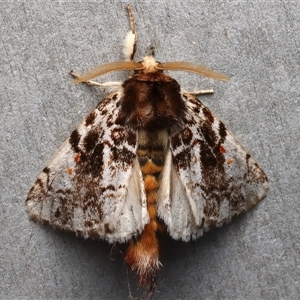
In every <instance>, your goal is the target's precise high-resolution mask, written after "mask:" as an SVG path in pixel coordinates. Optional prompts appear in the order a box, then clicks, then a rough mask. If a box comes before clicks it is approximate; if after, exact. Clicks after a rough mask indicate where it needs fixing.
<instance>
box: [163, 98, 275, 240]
mask: <svg viewBox="0 0 300 300" xmlns="http://www.w3.org/2000/svg"><path fill="white" fill-rule="evenodd" d="M182 97H183V98H184V100H185V102H186V103H187V114H186V120H185V125H184V126H183V127H182V128H181V129H180V130H179V131H175V132H173V133H171V135H170V137H169V143H170V150H169V152H168V153H167V156H166V162H165V167H164V171H163V177H162V180H161V188H160V191H159V195H158V215H159V216H160V218H161V219H162V220H163V221H164V222H165V224H166V225H167V227H168V231H169V233H170V235H171V236H172V237H173V238H174V239H181V240H184V241H188V240H190V239H196V238H197V237H199V236H201V235H202V234H203V231H207V230H209V229H210V228H213V227H218V226H221V225H222V224H224V223H226V222H229V221H230V220H231V218H232V217H233V216H235V215H238V214H240V213H242V212H244V211H246V210H248V209H250V208H251V207H252V206H254V205H255V204H256V203H257V202H258V201H260V200H261V199H262V198H263V197H264V196H265V195H266V193H267V191H268V186H269V185H268V179H267V176H266V175H265V173H264V172H263V171H262V170H261V168H260V167H259V166H258V164H257V163H256V162H255V161H254V159H253V158H252V157H251V156H250V154H249V153H248V152H247V151H246V150H245V149H244V148H243V146H242V145H241V144H240V142H239V141H238V140H237V139H236V138H235V137H234V135H233V134H232V133H231V132H230V131H228V130H227V129H226V127H225V126H224V124H223V123H222V122H221V121H220V120H218V119H217V118H216V117H214V116H213V115H212V113H211V112H210V111H209V109H208V108H207V107H205V106H204V105H203V104H202V103H201V102H200V101H199V100H198V99H197V98H195V97H194V96H192V95H190V94H188V93H182Z"/></svg>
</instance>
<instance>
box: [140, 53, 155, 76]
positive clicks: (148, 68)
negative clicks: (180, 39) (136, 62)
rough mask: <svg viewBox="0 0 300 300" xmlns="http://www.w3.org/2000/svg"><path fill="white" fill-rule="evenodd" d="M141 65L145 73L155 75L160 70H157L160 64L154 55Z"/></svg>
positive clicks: (144, 60) (145, 58) (147, 57)
mask: <svg viewBox="0 0 300 300" xmlns="http://www.w3.org/2000/svg"><path fill="white" fill-rule="evenodd" d="M141 64H142V66H143V67H144V68H143V70H142V72H143V73H155V72H157V71H158V69H157V68H156V67H157V65H158V62H157V61H156V60H155V58H154V57H153V56H152V55H151V56H145V57H144V59H143V61H142V63H141Z"/></svg>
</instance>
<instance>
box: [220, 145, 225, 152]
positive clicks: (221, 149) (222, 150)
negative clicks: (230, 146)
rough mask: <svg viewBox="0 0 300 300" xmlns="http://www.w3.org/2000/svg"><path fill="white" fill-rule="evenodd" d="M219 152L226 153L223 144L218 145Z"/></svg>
mask: <svg viewBox="0 0 300 300" xmlns="http://www.w3.org/2000/svg"><path fill="white" fill-rule="evenodd" d="M220 152H221V153H226V149H225V147H224V146H223V145H220Z"/></svg>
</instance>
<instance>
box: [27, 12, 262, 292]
mask: <svg viewBox="0 0 300 300" xmlns="http://www.w3.org/2000/svg"><path fill="white" fill-rule="evenodd" d="M128 13H129V18H130V24H131V30H130V31H129V33H128V34H127V37H126V42H125V50H124V53H125V56H126V61H121V62H113V63H108V64H105V65H102V66H99V67H97V68H95V69H93V70H91V71H89V72H87V73H86V74H83V75H78V74H77V73H75V72H72V75H73V76H74V77H75V78H76V79H75V80H74V82H75V83H79V82H83V83H87V84H89V85H95V86H100V87H109V88H113V89H114V91H113V92H112V93H111V94H109V95H108V96H107V97H106V98H105V99H103V100H102V101H101V102H100V103H99V104H98V105H97V107H96V108H95V110H93V111H92V112H91V113H90V114H89V115H88V116H87V117H86V118H85V119H84V120H83V122H82V123H81V124H80V125H79V126H78V128H77V129H75V130H74V131H73V132H72V133H71V136H70V137H69V138H68V139H67V140H66V141H65V143H64V144H63V145H62V146H61V148H60V149H59V150H58V152H57V153H56V154H55V155H54V157H53V158H52V160H51V161H50V162H49V163H48V165H47V166H46V167H45V168H44V169H43V171H42V173H41V174H40V176H39V177H38V179H37V180H36V182H35V183H34V185H33V187H32V188H31V189H30V191H29V194H28V197H27V200H26V205H27V210H28V213H29V215H30V218H31V219H33V220H35V221H38V222H41V223H45V224H49V225H51V226H52V227H54V228H56V229H62V230H68V231H72V232H75V233H76V234H77V235H78V236H82V237H84V238H92V239H105V240H107V241H108V242H109V243H115V242H119V243H123V242H128V243H129V247H128V250H127V253H126V256H125V262H126V263H127V264H128V265H129V266H130V267H131V269H132V270H133V271H135V272H136V273H137V275H138V278H139V284H140V285H141V286H151V285H152V286H153V285H154V283H155V281H156V274H157V271H158V270H159V268H160V265H161V263H160V261H159V240H158V237H157V235H158V233H159V232H167V233H168V234H169V235H170V236H171V237H172V238H173V239H176V240H182V241H185V242H187V241H190V240H195V239H197V238H199V237H200V236H202V234H203V232H205V231H208V230H209V229H211V228H214V227H219V226H221V225H222V224H224V223H227V222H229V221H230V220H231V218H232V217H233V216H236V215H239V214H240V213H242V212H245V211H247V210H248V209H250V208H251V207H253V206H254V205H255V204H257V203H258V202H259V201H260V200H261V199H262V198H263V197H265V196H266V193H267V191H268V179H267V176H266V174H265V173H264V172H263V170H262V169H261V168H260V167H259V166H258V164H257V163H256V162H255V160H254V159H253V158H252V157H251V156H250V154H249V153H248V152H247V151H246V150H245V149H244V147H243V146H242V145H241V144H240V142H239V141H238V140H237V139H236V137H235V136H234V135H233V134H232V133H231V132H230V131H229V130H228V129H227V128H226V127H225V125H224V124H223V123H222V122H221V121H220V120H218V119H217V118H216V117H215V116H214V115H213V114H212V113H211V112H210V110H209V109H208V108H207V107H206V106H204V105H203V104H202V103H201V102H200V101H199V100H198V99H197V98H196V95H197V94H201V93H206V92H212V91H199V92H197V93H188V92H185V91H184V90H182V89H181V87H180V85H179V84H178V83H177V81H176V80H175V79H173V78H172V77H170V76H168V75H166V74H165V73H164V71H168V70H183V71H189V72H195V73H197V74H200V75H204V76H206V77H210V78H214V79H218V80H223V81H228V78H227V77H226V76H224V75H222V74H221V73H218V72H214V71H212V70H210V69H208V68H206V67H203V66H198V65H194V64H191V63H186V62H166V63H160V62H157V61H156V60H155V58H154V56H153V55H149V56H145V57H144V58H143V60H142V61H141V62H136V61H135V60H134V54H135V50H136V41H137V38H136V30H135V24H134V20H133V15H132V11H131V8H130V7H129V6H128ZM116 70H131V71H133V74H132V75H131V76H130V77H129V78H128V79H126V80H125V81H124V82H107V83H98V82H95V81H91V79H93V78H95V77H97V76H100V75H102V74H105V73H108V72H111V71H116Z"/></svg>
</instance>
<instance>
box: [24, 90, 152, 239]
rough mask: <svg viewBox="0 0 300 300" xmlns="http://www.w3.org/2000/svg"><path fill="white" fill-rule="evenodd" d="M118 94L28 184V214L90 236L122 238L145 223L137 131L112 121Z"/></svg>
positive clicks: (83, 125)
mask: <svg viewBox="0 0 300 300" xmlns="http://www.w3.org/2000/svg"><path fill="white" fill-rule="evenodd" d="M120 95H121V93H118V92H117V93H114V94H111V95H109V96H108V97H107V98H105V99H104V100H103V101H102V102H100V104H99V105H98V106H97V107H96V109H95V110H94V111H93V112H91V113H90V114H89V115H88V116H87V117H86V119H85V120H84V121H83V122H82V123H81V125H79V127H78V128H77V129H76V130H74V131H73V133H72V134H71V136H70V138H69V139H68V140H67V141H66V142H65V143H64V144H63V145H62V147H61V148H60V149H59V151H58V152H57V153H56V154H55V155H54V157H53V158H52V160H51V161H50V162H49V164H48V165H47V167H45V168H44V170H43V172H42V173H41V174H40V176H39V177H38V179H37V180H36V182H35V184H34V186H33V187H32V188H31V190H30V192H29V194H28V197H27V200H26V204H27V209H28V212H29V214H30V217H31V218H32V219H34V220H36V221H40V222H43V223H48V224H50V225H51V226H53V227H55V228H59V229H63V230H69V231H73V232H76V233H77V234H78V235H81V236H84V237H86V238H87V237H89V238H103V239H106V240H108V241H109V242H115V241H118V242H122V241H125V240H128V239H130V238H131V237H132V236H135V235H137V234H138V233H140V232H141V231H142V229H143V228H144V225H145V224H146V223H147V222H148V221H149V217H148V212H147V205H146V196H145V192H144V186H143V178H142V173H141V170H140V166H139V163H138V160H137V156H136V149H137V133H136V131H134V130H132V129H130V128H129V127H126V126H120V125H117V124H116V122H115V121H116V118H117V116H118V113H119V107H120V105H119V100H120Z"/></svg>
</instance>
